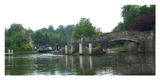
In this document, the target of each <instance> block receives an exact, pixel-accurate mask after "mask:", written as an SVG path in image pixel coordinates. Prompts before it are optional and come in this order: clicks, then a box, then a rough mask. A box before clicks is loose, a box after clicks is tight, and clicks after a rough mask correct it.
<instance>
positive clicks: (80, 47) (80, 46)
mask: <svg viewBox="0 0 160 80" xmlns="http://www.w3.org/2000/svg"><path fill="white" fill-rule="evenodd" d="M79 54H82V44H81V43H79Z"/></svg>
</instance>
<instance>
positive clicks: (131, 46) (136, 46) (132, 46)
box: [127, 42, 138, 52]
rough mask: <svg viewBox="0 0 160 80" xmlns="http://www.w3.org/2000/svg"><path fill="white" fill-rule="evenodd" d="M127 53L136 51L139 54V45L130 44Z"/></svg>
mask: <svg viewBox="0 0 160 80" xmlns="http://www.w3.org/2000/svg"><path fill="white" fill-rule="evenodd" d="M127 51H135V52H137V51H138V44H137V43H135V42H132V43H130V44H128V46H127Z"/></svg>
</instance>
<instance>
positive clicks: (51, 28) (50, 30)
mask: <svg viewBox="0 0 160 80" xmlns="http://www.w3.org/2000/svg"><path fill="white" fill-rule="evenodd" d="M48 31H49V32H52V33H54V27H53V26H52V25H49V27H48Z"/></svg>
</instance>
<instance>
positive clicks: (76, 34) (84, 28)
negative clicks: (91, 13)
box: [72, 18, 96, 38]
mask: <svg viewBox="0 0 160 80" xmlns="http://www.w3.org/2000/svg"><path fill="white" fill-rule="evenodd" d="M93 35H96V30H95V27H93V26H92V23H90V21H89V19H86V18H81V20H80V22H79V23H77V24H76V27H75V30H74V31H73V33H72V37H73V38H80V37H82V36H93Z"/></svg>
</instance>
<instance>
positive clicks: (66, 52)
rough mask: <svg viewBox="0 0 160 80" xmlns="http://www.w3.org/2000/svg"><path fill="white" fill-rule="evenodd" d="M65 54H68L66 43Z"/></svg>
mask: <svg viewBox="0 0 160 80" xmlns="http://www.w3.org/2000/svg"><path fill="white" fill-rule="evenodd" d="M65 54H68V50H67V45H65Z"/></svg>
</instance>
